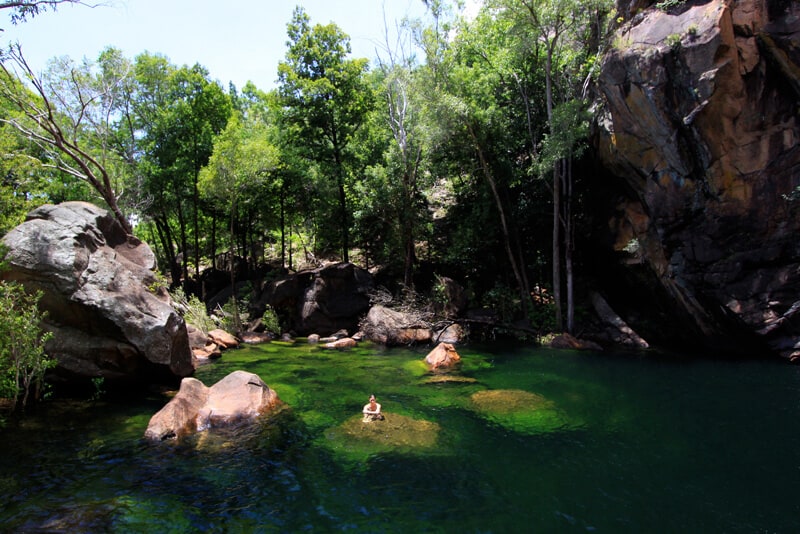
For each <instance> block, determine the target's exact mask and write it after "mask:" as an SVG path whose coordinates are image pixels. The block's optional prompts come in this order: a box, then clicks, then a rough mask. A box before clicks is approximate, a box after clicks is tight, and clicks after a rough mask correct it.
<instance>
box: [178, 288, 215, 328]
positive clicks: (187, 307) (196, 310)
mask: <svg viewBox="0 0 800 534" xmlns="http://www.w3.org/2000/svg"><path fill="white" fill-rule="evenodd" d="M170 296H171V297H172V302H173V303H174V307H175V310H176V311H177V312H178V313H179V314H181V317H183V320H184V321H186V322H187V323H188V324H190V325H192V326H194V327H195V328H199V329H200V330H202V331H203V332H208V331H210V330H214V329H215V328H216V327H217V325H216V323H215V322H214V319H213V318H212V317H211V316H209V315H208V311H206V305H205V304H203V302H202V301H201V300H200V299H198V298H197V297H195V296H194V295H192V296H191V297H187V296H186V294H185V293H184V292H183V290H182V289H181V288H177V289H175V290H174V291H173V292H172V293H170Z"/></svg>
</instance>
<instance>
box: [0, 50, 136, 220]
mask: <svg viewBox="0 0 800 534" xmlns="http://www.w3.org/2000/svg"><path fill="white" fill-rule="evenodd" d="M92 69H93V66H92V65H91V64H90V63H88V62H87V63H84V64H83V65H81V66H77V65H75V64H73V63H72V62H70V61H68V60H64V61H61V62H57V63H53V64H51V68H50V69H49V70H48V72H47V73H46V76H45V77H41V78H40V77H38V76H37V75H36V74H34V72H33V70H32V69H31V67H30V66H29V65H28V63H27V61H26V60H25V58H24V56H23V55H22V49H21V48H20V46H19V45H12V46H11V47H10V49H9V50H8V51H7V53H6V54H5V55H4V56H3V58H2V60H0V97H2V98H4V99H6V100H7V101H9V102H11V103H12V104H13V105H14V106H15V107H16V108H17V109H18V110H19V111H20V114H19V115H17V116H6V117H4V118H2V119H0V121H2V122H3V123H4V124H8V125H11V126H13V127H14V128H16V129H17V130H19V131H20V132H21V133H22V134H23V135H24V136H25V137H27V138H28V139H30V140H31V141H32V142H34V143H36V144H37V146H38V147H39V148H40V149H41V151H42V153H43V156H44V157H45V158H46V161H45V167H49V168H53V169H58V170H60V171H62V172H65V173H67V174H69V175H71V176H74V177H75V178H78V179H80V180H84V181H86V182H87V183H89V184H90V185H91V186H92V188H93V189H94V190H95V191H96V192H97V193H98V194H99V195H100V198H101V199H102V200H103V201H104V202H105V204H106V205H107V206H108V207H109V209H110V210H111V211H112V212H113V213H114V216H115V218H116V219H117V221H118V222H119V224H120V225H121V226H122V228H123V229H124V230H125V231H126V232H128V233H131V232H132V229H131V225H130V223H129V221H128V219H127V218H126V217H125V215H124V214H123V212H122V210H121V208H120V206H119V203H118V192H117V191H116V190H115V188H114V184H113V180H112V174H111V168H112V166H113V165H114V162H113V161H112V160H113V158H114V157H115V155H114V154H113V153H112V152H111V151H110V150H109V135H110V134H111V131H110V128H109V124H110V120H111V115H112V112H113V107H112V102H113V99H110V98H108V96H109V92H108V91H109V90H110V88H111V87H113V86H114V84H115V83H117V82H120V81H121V79H118V80H116V81H111V83H110V84H109V83H108V82H109V80H104V82H103V83H98V78H97V77H96V76H95V75H94V74H95V73H94V72H93V70H92ZM23 80H24V81H27V82H28V83H29V84H30V86H32V88H33V91H31V90H29V89H28V87H27V86H26V85H25V84H24V83H23Z"/></svg>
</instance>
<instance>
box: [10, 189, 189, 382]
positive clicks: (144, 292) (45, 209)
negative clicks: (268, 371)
mask: <svg viewBox="0 0 800 534" xmlns="http://www.w3.org/2000/svg"><path fill="white" fill-rule="evenodd" d="M3 244H4V245H5V246H7V247H8V249H9V252H8V255H7V257H6V259H7V261H8V263H9V266H10V269H9V270H8V271H5V272H2V273H0V276H2V277H3V278H4V279H6V280H15V281H18V282H20V283H22V284H23V285H24V286H25V287H26V288H27V289H30V290H37V289H38V290H41V291H42V292H43V297H42V300H41V302H40V306H41V308H42V309H44V310H45V311H47V313H48V316H47V320H46V322H45V324H44V325H43V326H44V328H45V329H47V330H50V331H52V332H53V333H54V336H53V338H52V339H51V341H50V342H49V343H48V344H47V346H46V350H47V352H48V354H50V355H51V356H53V357H55V358H56V359H57V360H58V367H57V368H56V370H55V371H56V376H59V377H61V378H62V379H65V380H73V379H76V378H83V379H85V378H86V377H103V378H108V379H112V380H113V379H135V380H145V381H156V380H162V379H172V380H174V379H175V377H184V376H187V375H189V374H191V373H192V372H193V371H194V363H193V358H192V353H191V352H190V350H189V339H188V335H187V331H186V324H185V323H184V321H183V319H182V318H181V317H180V316H179V315H178V314H177V313H176V312H175V310H173V308H172V307H171V306H170V304H169V296H168V295H167V294H166V293H161V294H156V293H154V292H152V291H151V290H150V289H149V288H151V287H155V286H156V285H157V280H156V273H155V267H156V260H155V256H154V254H153V252H152V251H151V250H150V248H149V247H148V246H147V245H146V244H145V243H143V242H141V241H139V240H138V239H136V238H135V237H133V236H129V235H127V234H126V233H125V232H124V231H123V229H122V227H121V226H120V225H119V224H118V223H117V222H116V220H115V219H114V217H113V216H112V215H111V214H109V213H108V212H107V211H105V210H103V209H101V208H98V207H96V206H94V205H92V204H88V203H85V202H66V203H63V204H59V205H56V206H54V205H45V206H41V207H40V208H37V209H35V210H33V211H32V212H31V213H29V214H28V217H27V220H26V221H25V222H24V223H22V224H20V225H19V226H17V227H16V228H14V229H13V230H11V231H10V232H9V233H8V234H7V235H6V236H5V237H4V238H3Z"/></svg>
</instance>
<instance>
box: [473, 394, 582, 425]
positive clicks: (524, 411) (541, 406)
mask: <svg viewBox="0 0 800 534" xmlns="http://www.w3.org/2000/svg"><path fill="white" fill-rule="evenodd" d="M470 401H471V408H472V409H473V410H475V411H476V412H477V413H478V414H480V415H481V416H482V417H484V418H485V419H488V420H489V421H492V422H494V423H496V424H499V425H501V426H503V427H505V428H507V429H509V430H513V431H515V432H520V433H524V434H537V433H541V432H552V431H554V430H559V429H561V428H564V427H565V426H566V425H567V421H566V419H565V418H564V416H563V414H561V412H560V411H558V410H557V409H556V406H555V403H553V402H552V401H551V400H549V399H546V398H545V397H543V396H541V395H537V394H536V393H531V392H529V391H524V390H520V389H490V390H483V391H478V392H476V393H473V394H472V395H471V396H470Z"/></svg>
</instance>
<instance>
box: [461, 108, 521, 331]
mask: <svg viewBox="0 0 800 534" xmlns="http://www.w3.org/2000/svg"><path fill="white" fill-rule="evenodd" d="M467 130H468V131H469V134H470V137H471V138H472V142H473V144H474V147H475V150H476V152H477V153H478V160H479V162H480V165H481V170H482V171H483V175H484V178H486V181H487V182H488V183H489V187H490V189H491V190H492V196H493V197H494V200H495V205H496V206H497V211H498V212H499V215H500V227H501V229H502V231H503V244H504V246H505V250H506V254H507V255H508V261H509V263H511V269H512V270H513V272H514V278H515V279H516V281H517V287H518V289H519V292H520V302H521V303H522V311H523V313H524V315H525V317H526V318H527V317H528V312H529V311H530V298H531V296H530V295H531V293H530V290H529V288H528V287H527V285H526V284H525V277H524V276H523V274H522V270H523V269H524V268H525V262H524V261H523V260H522V258H516V257H515V256H514V251H513V250H512V248H511V237H510V234H509V229H508V221H507V220H506V212H505V209H504V207H503V202H502V200H501V198H500V195H499V193H498V191H497V183H496V182H495V180H494V175H493V174H492V171H491V169H490V168H489V163H488V161H486V157H485V155H484V153H483V150H482V148H481V145H480V143H479V142H478V138H477V136H476V135H475V130H474V129H473V128H472V125H471V124H467Z"/></svg>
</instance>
